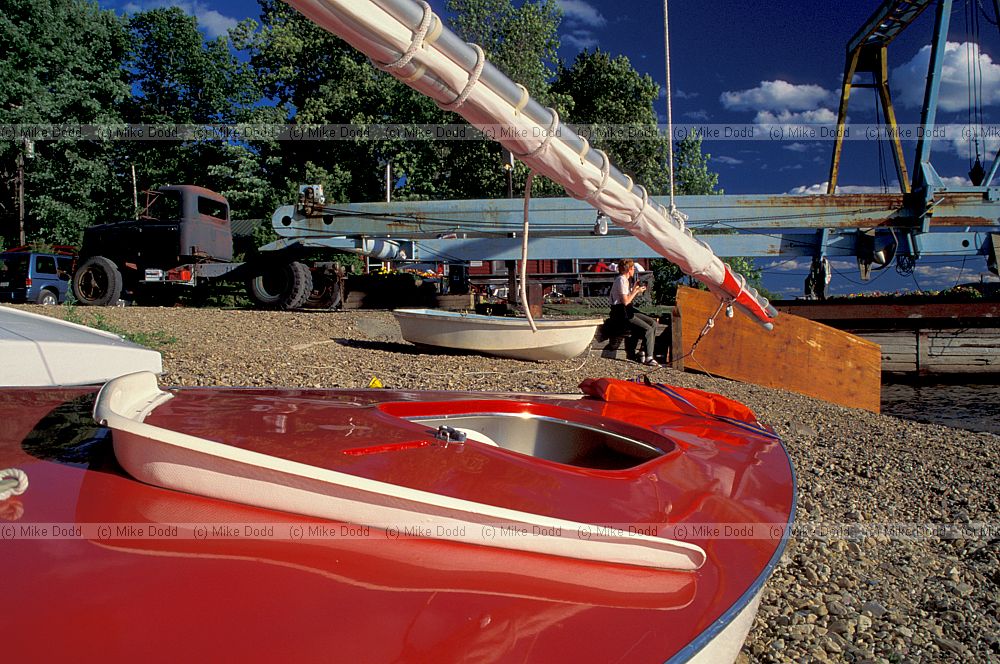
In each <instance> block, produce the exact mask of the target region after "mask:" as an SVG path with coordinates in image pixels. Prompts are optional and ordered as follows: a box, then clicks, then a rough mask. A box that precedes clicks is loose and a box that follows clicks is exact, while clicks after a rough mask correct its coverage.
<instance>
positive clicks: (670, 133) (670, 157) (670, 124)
mask: <svg viewBox="0 0 1000 664" xmlns="http://www.w3.org/2000/svg"><path fill="white" fill-rule="evenodd" d="M663 41H664V49H665V51H666V62H667V90H666V93H667V95H666V97H667V167H668V168H667V170H668V171H669V172H670V209H671V211H673V210H676V209H677V206H676V205H675V204H674V116H673V103H672V101H671V97H670V22H669V21H668V20H667V0H663Z"/></svg>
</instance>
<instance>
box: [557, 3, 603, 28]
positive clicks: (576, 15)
mask: <svg viewBox="0 0 1000 664" xmlns="http://www.w3.org/2000/svg"><path fill="white" fill-rule="evenodd" d="M558 3H559V6H560V7H561V8H562V12H563V17H564V18H565V19H566V22H567V23H570V24H576V25H586V26H589V27H591V28H603V27H604V26H605V25H607V23H608V21H607V19H605V18H604V16H603V15H602V14H601V12H599V11H598V10H597V8H596V7H594V6H593V5H591V4H590V3H589V2H585V1H584V0H558Z"/></svg>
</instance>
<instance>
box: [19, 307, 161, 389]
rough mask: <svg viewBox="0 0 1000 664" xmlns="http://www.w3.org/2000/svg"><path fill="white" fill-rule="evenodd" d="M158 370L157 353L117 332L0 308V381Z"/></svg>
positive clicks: (101, 377) (46, 382) (101, 378)
mask: <svg viewBox="0 0 1000 664" xmlns="http://www.w3.org/2000/svg"><path fill="white" fill-rule="evenodd" d="M137 371H152V372H153V373H157V374H158V373H162V372H163V365H162V361H161V358H160V354H159V353H157V352H156V351H155V350H150V349H149V348H144V347H142V346H139V345H137V344H134V343H132V342H130V341H125V340H124V339H122V338H121V337H119V336H118V335H117V334H112V333H111V332H103V331H101V330H95V329H93V328H89V327H85V326H83V325H77V324H76V323H68V322H66V321H64V320H59V319H58V318H51V317H49V316H42V315H40V314H33V313H30V312H27V311H20V310H18V309H12V308H10V307H0V386H4V387H42V386H57V385H96V384H99V383H104V382H106V381H108V380H111V379H112V378H117V377H118V376H123V375H125V374H130V373H135V372H137Z"/></svg>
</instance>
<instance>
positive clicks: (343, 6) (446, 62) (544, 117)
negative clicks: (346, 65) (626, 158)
mask: <svg viewBox="0 0 1000 664" xmlns="http://www.w3.org/2000/svg"><path fill="white" fill-rule="evenodd" d="M286 1H287V2H288V3H289V4H290V5H292V6H293V7H295V8H296V9H297V10H298V11H300V12H302V13H303V14H304V15H305V16H306V17H308V18H309V19H310V20H312V21H313V22H315V23H316V24H318V25H319V26H321V27H322V28H324V29H326V30H328V31H330V32H332V33H333V34H335V35H337V36H339V37H341V38H342V39H344V40H345V41H346V42H348V43H349V44H351V45H352V46H353V47H354V48H356V49H358V50H359V51H361V52H363V53H364V54H365V55H367V56H368V57H369V58H371V59H372V61H373V62H374V63H376V64H377V65H379V66H381V68H383V69H384V70H386V71H388V72H390V73H391V74H392V75H394V76H396V77H397V78H399V79H400V80H401V81H403V82H405V83H406V84H407V85H409V86H410V87H412V88H414V89H415V90H417V91H419V92H421V93H423V94H425V95H427V96H429V97H431V98H432V99H434V100H435V101H437V102H438V104H439V105H440V106H441V107H442V108H446V109H448V110H452V111H455V112H456V113H459V114H460V115H462V117H464V118H465V119H466V120H468V121H469V122H470V123H472V124H473V125H474V126H476V127H478V128H480V129H481V130H483V131H484V133H485V134H486V135H487V136H490V137H491V138H494V139H495V140H497V141H498V142H500V143H502V144H503V145H504V147H506V148H507V149H508V150H510V151H511V152H512V153H513V154H514V155H515V156H517V157H518V158H519V159H521V161H523V162H524V163H525V164H527V165H528V166H529V167H530V168H532V169H534V170H535V171H537V172H538V173H541V174H543V175H545V176H546V177H548V178H550V179H552V180H553V181H555V182H558V183H559V184H561V185H562V186H563V187H565V189H566V191H567V192H568V193H569V194H570V195H571V196H574V197H575V198H578V199H582V200H586V201H587V202H589V203H591V204H592V205H594V207H596V208H598V209H599V210H602V211H603V212H604V213H605V214H607V215H608V216H609V217H610V218H611V219H613V220H614V221H615V222H616V223H617V224H619V225H620V226H622V227H624V228H625V229H626V230H628V231H629V232H630V233H631V234H632V235H634V236H636V237H637V238H639V239H640V240H642V241H643V242H645V243H646V244H647V245H649V246H650V247H651V248H652V249H654V250H655V251H656V252H657V253H659V254H661V255H662V256H664V257H665V258H667V259H668V260H670V261H671V262H673V263H675V264H677V265H678V266H679V267H680V268H681V270H683V271H684V273H685V274H688V275H691V276H692V277H694V278H696V279H698V280H699V281H701V282H702V283H704V284H705V285H706V286H708V288H709V289H710V290H711V291H712V292H713V293H715V295H716V296H718V297H719V298H720V299H722V300H724V301H731V302H733V303H734V304H735V305H737V306H738V307H740V308H741V309H743V310H744V311H746V312H747V313H748V314H749V315H750V316H752V317H753V318H755V319H756V320H757V321H758V322H760V323H761V324H762V325H763V326H764V327H766V328H768V329H770V328H771V326H772V325H771V320H772V319H773V318H774V316H776V315H777V312H776V311H775V309H774V307H772V306H771V305H770V304H769V303H768V301H767V300H766V299H765V298H763V297H762V296H760V295H759V294H758V293H757V291H756V290H754V289H752V288H750V287H749V286H746V285H745V279H744V278H743V277H742V276H741V275H739V274H736V273H734V272H733V271H732V270H731V269H730V268H729V267H728V266H727V265H726V264H725V263H723V262H722V261H721V260H720V259H719V258H718V257H717V256H716V255H715V254H714V253H712V250H711V249H710V248H709V247H708V245H707V244H705V243H704V242H701V241H700V240H697V239H696V238H694V237H693V236H692V235H691V232H690V231H689V230H687V229H686V228H685V227H684V216H683V215H681V214H679V213H677V211H675V210H673V211H672V210H667V209H666V208H663V207H662V206H659V205H657V204H655V203H653V202H651V201H649V200H648V195H647V193H646V191H645V189H644V188H643V187H642V186H641V185H637V184H633V183H632V181H631V179H630V178H629V177H628V176H626V175H623V174H622V173H620V172H619V171H618V170H617V169H615V168H614V167H613V166H612V165H611V163H610V161H609V160H608V158H607V155H605V154H604V153H603V152H601V151H599V150H594V149H592V148H590V146H589V145H588V144H587V141H586V140H585V139H583V138H581V137H579V136H577V135H576V134H575V133H574V132H573V131H572V130H570V129H569V128H567V127H562V126H561V125H560V124H559V118H558V116H557V114H556V113H555V111H553V110H551V109H545V108H542V107H541V106H540V105H539V104H538V103H536V102H535V101H534V100H532V99H531V97H530V95H529V94H528V91H527V90H525V89H524V88H523V87H521V86H520V85H517V84H516V83H513V82H512V81H511V80H510V79H508V78H507V77H506V76H505V75H504V74H502V73H501V72H500V71H499V70H497V69H496V68H495V67H493V66H492V65H490V64H489V62H487V61H486V60H485V58H484V56H483V53H482V50H481V49H479V47H478V46H476V45H474V44H465V43H464V42H462V41H461V40H460V39H459V38H458V37H457V36H456V35H455V34H454V33H452V32H451V31H449V30H448V29H447V28H446V27H445V26H444V25H443V23H442V21H441V19H440V18H439V17H438V16H437V15H435V14H434V13H433V11H432V10H431V8H430V6H429V5H427V3H425V2H422V1H421V2H414V1H413V0H286ZM501 129H503V131H501Z"/></svg>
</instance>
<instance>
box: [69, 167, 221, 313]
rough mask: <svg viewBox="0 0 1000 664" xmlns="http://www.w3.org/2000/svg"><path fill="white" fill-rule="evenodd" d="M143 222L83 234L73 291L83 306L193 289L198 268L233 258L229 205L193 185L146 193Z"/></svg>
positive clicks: (97, 228)
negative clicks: (176, 286) (177, 286)
mask: <svg viewBox="0 0 1000 664" xmlns="http://www.w3.org/2000/svg"><path fill="white" fill-rule="evenodd" d="M146 194H147V198H146V204H145V206H144V207H143V210H142V211H141V213H140V214H139V218H138V219H128V220H124V221H117V222H113V223H108V224H98V225H95V226H91V227H90V228H88V229H87V230H86V231H84V236H83V247H82V249H81V251H80V266H79V268H78V269H77V271H76V273H75V274H74V275H73V292H74V294H75V295H76V298H77V300H79V301H80V303H81V304H94V305H107V304H114V303H115V302H117V301H118V299H119V298H120V297H121V295H122V293H123V292H124V293H127V294H129V295H132V296H134V295H137V294H139V293H140V292H142V291H145V292H150V291H151V290H152V289H159V290H162V288H163V285H164V283H167V282H171V281H173V282H181V283H185V284H188V285H194V282H195V280H196V277H195V270H194V269H193V266H196V265H199V264H204V263H226V262H229V261H231V260H232V258H233V237H232V229H231V223H230V218H229V203H228V201H226V199H225V197H223V196H221V195H219V194H217V193H215V192H213V191H210V190H208V189H205V188H203V187H196V186H193V185H173V186H167V187H160V188H159V189H156V190H155V191H150V192H146Z"/></svg>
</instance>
